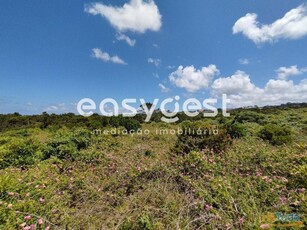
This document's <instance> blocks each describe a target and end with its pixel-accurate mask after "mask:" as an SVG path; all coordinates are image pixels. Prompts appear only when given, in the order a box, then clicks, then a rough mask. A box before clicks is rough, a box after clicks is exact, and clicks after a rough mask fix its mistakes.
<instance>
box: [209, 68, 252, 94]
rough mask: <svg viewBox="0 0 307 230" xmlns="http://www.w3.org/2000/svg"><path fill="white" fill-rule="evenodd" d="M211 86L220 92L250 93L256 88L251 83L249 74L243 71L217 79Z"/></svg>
mask: <svg viewBox="0 0 307 230" xmlns="http://www.w3.org/2000/svg"><path fill="white" fill-rule="evenodd" d="M211 87H212V89H213V91H214V92H216V93H219V94H223V93H225V94H235V93H237V92H240V93H249V92H251V91H253V90H254V89H255V88H256V87H255V85H254V84H252V83H251V80H250V78H249V75H247V74H246V73H245V72H243V71H237V72H236V73H235V74H234V75H232V76H230V77H226V78H219V79H216V80H215V81H214V82H213V83H212V85H211Z"/></svg>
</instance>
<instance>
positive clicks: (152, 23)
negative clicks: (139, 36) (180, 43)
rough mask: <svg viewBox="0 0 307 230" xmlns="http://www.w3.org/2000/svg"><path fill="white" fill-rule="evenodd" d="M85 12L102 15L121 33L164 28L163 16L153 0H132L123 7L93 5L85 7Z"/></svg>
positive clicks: (143, 31)
mask: <svg viewBox="0 0 307 230" xmlns="http://www.w3.org/2000/svg"><path fill="white" fill-rule="evenodd" d="M85 12H87V13H90V14H93V15H101V16H102V17H104V18H106V19H107V20H108V21H109V22H110V24H111V25H112V26H113V27H114V28H115V29H116V30H117V31H120V32H124V31H133V32H138V33H145V32H146V31H147V30H151V31H159V30H160V28H161V26H162V22H161V18H162V16H161V14H160V12H159V9H158V6H157V5H156V4H155V2H154V1H153V0H147V1H143V0H130V2H129V3H125V4H124V5H123V6H122V7H115V6H107V5H104V4H102V3H92V4H89V5H87V6H86V7H85Z"/></svg>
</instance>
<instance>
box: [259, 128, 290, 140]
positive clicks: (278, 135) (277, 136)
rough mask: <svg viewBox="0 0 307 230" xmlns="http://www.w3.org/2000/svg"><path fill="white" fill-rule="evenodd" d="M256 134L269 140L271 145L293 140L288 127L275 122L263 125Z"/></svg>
mask: <svg viewBox="0 0 307 230" xmlns="http://www.w3.org/2000/svg"><path fill="white" fill-rule="evenodd" d="M258 136H259V137H260V138H262V139H263V140H266V141H269V142H270V143H271V144H272V145H282V144H286V143H290V142H291V141H292V140H293V134H292V131H291V129H290V128H289V127H286V126H279V125H276V124H268V125H265V126H264V127H263V129H262V130H261V131H260V132H259V134H258Z"/></svg>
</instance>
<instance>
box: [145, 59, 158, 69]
mask: <svg viewBox="0 0 307 230" xmlns="http://www.w3.org/2000/svg"><path fill="white" fill-rule="evenodd" d="M147 61H148V63H150V64H154V65H155V66H156V67H160V65H161V60H160V59H158V58H157V59H154V58H148V60H147Z"/></svg>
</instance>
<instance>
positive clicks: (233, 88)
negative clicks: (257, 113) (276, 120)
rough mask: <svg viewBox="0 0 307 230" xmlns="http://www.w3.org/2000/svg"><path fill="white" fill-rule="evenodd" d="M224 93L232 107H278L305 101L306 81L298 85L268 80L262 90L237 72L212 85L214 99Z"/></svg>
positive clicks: (243, 74) (306, 99)
mask: <svg viewBox="0 0 307 230" xmlns="http://www.w3.org/2000/svg"><path fill="white" fill-rule="evenodd" d="M223 93H226V94H227V96H228V98H229V99H230V100H231V103H230V104H231V105H232V106H233V107H241V106H253V105H258V106H265V105H279V104H282V103H286V102H306V101H307V79H304V80H302V81H301V82H300V83H298V84H294V83H293V81H289V80H280V79H270V80H269V81H268V82H267V83H266V85H265V87H264V88H259V87H257V86H256V85H255V84H253V83H252V82H251V79H250V77H249V75H247V74H246V73H245V72H242V71H237V72H236V73H235V74H234V75H233V76H231V77H226V78H219V79H217V80H215V81H214V82H213V84H212V91H211V94H212V96H214V97H218V96H221V94H223Z"/></svg>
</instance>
